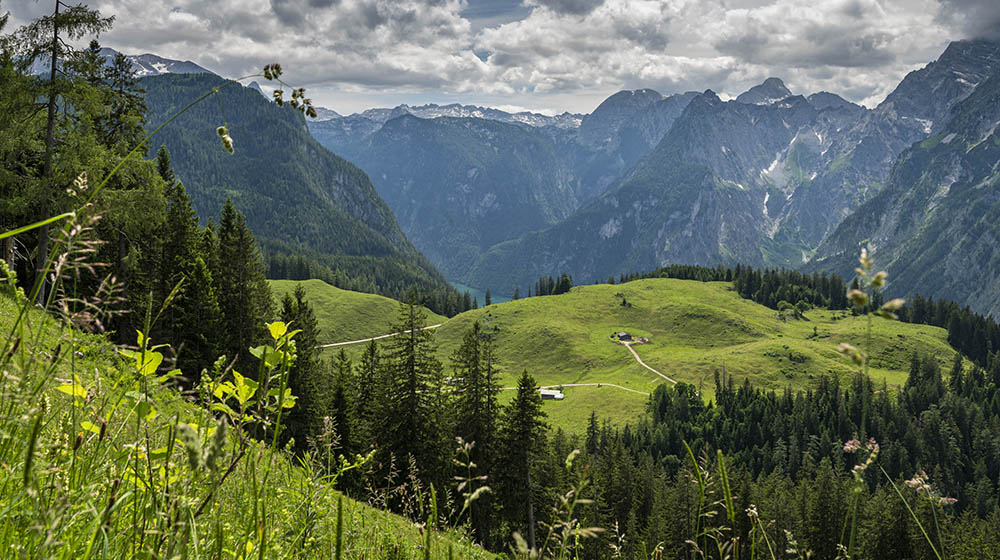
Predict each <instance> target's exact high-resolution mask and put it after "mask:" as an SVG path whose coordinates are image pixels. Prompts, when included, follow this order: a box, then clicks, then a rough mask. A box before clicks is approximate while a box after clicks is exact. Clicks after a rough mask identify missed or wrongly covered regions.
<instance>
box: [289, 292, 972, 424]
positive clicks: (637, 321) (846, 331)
mask: <svg viewBox="0 0 1000 560" xmlns="http://www.w3.org/2000/svg"><path fill="white" fill-rule="evenodd" d="M307 288H308V286H307ZM307 293H309V294H310V297H312V296H311V294H312V293H317V294H318V293H322V292H313V291H310V290H308V289H307ZM338 293H340V294H341V295H342V296H344V297H345V299H344V300H341V301H342V302H343V303H341V305H344V306H346V307H347V308H348V309H350V308H352V307H351V305H356V304H348V303H347V302H349V301H360V300H362V299H363V298H364V297H365V296H363V294H357V293H350V292H343V291H339V292H338ZM623 299H624V300H626V301H627V302H628V303H630V304H631V306H622V304H621V303H622V300H623ZM350 317H351V316H350V315H347V314H345V315H340V314H339V312H338V310H337V308H331V309H330V316H329V318H328V319H326V320H327V321H330V323H325V322H324V320H321V321H320V327H321V328H322V329H324V330H325V329H327V327H326V326H325V325H326V324H331V325H336V324H341V323H343V322H347V321H350ZM476 321H479V322H480V323H481V325H482V326H483V328H484V329H485V330H486V331H487V332H493V333H494V335H495V337H496V347H497V356H498V366H499V367H500V369H501V370H502V374H501V376H500V383H501V385H502V386H504V387H513V386H514V385H515V382H516V379H517V376H518V375H519V374H520V372H521V371H523V370H525V369H526V370H528V371H529V372H530V373H531V374H532V375H533V376H534V377H535V379H536V381H538V383H539V384H540V385H562V384H578V383H595V384H597V383H611V384H616V385H621V386H623V387H626V388H629V389H635V390H637V391H641V392H646V393H651V392H652V391H653V389H655V388H656V386H658V385H660V384H663V383H666V381H665V380H663V379H662V378H660V377H658V376H657V375H656V374H654V373H653V372H651V371H649V370H647V369H645V368H643V367H642V366H640V365H639V364H637V363H636V362H635V360H634V359H633V358H632V356H631V354H629V352H628V350H627V349H626V348H624V347H622V346H620V345H617V344H615V343H614V342H613V341H612V340H611V339H610V338H609V335H611V333H613V332H617V331H623V330H624V331H627V332H629V333H631V334H633V335H636V336H643V337H647V338H649V342H648V343H646V344H641V345H636V346H634V348H635V350H636V352H637V353H638V354H639V356H640V357H641V358H642V359H643V361H645V362H646V363H647V364H648V365H649V366H651V367H653V368H654V369H656V370H658V371H660V372H662V373H663V374H665V375H667V376H669V377H671V378H673V379H676V380H678V381H684V382H687V383H690V384H692V385H694V386H695V387H697V388H699V391H700V392H701V394H702V396H703V398H704V399H706V400H708V399H711V398H712V395H713V392H714V382H713V377H714V375H715V373H716V372H722V371H725V372H726V373H727V374H728V375H729V376H731V377H732V378H733V379H735V380H737V381H738V382H741V381H742V380H743V379H750V380H751V381H752V382H753V384H754V386H755V387H760V388H764V389H773V390H779V391H780V390H784V389H785V388H791V389H793V390H799V389H806V388H810V387H815V386H816V385H817V384H818V383H819V382H820V380H821V379H822V378H824V377H828V376H830V375H832V374H838V375H840V377H841V379H843V380H844V382H845V383H846V382H847V380H848V379H849V378H850V373H851V372H852V371H853V369H852V366H851V364H850V363H849V362H848V361H845V360H844V359H843V357H842V356H840V355H838V354H837V352H836V347H837V344H839V343H840V342H849V343H852V344H856V343H857V342H858V341H859V340H860V338H861V337H862V336H863V333H864V327H865V321H864V319H863V318H862V317H856V316H853V315H851V313H850V312H846V311H829V310H826V309H811V310H809V311H806V312H805V314H804V319H802V320H797V319H792V318H787V317H786V318H785V319H782V318H781V317H780V316H779V313H778V312H776V311H775V310H772V309H769V308H767V307H764V306H763V305H759V304H756V303H753V302H750V301H747V300H745V299H743V298H741V297H740V296H739V295H738V294H737V293H736V292H734V291H733V290H732V287H731V284H729V283H725V282H696V281H691V280H675V279H645V280H636V281H632V282H627V283H625V284H617V285H608V284H600V285H594V286H578V287H575V288H573V289H572V291H570V292H569V293H567V294H561V295H558V296H546V297H532V298H526V299H520V300H517V301H511V302H506V303H503V304H498V305H492V306H490V307H489V308H485V309H478V310H473V311H468V312H465V313H462V314H460V315H458V316H456V317H453V318H452V319H450V320H448V321H446V322H445V323H444V324H443V325H442V326H441V327H440V328H438V329H436V330H435V339H436V341H437V343H438V345H439V348H438V357H439V359H442V360H446V358H447V357H448V356H450V355H451V353H452V352H454V350H455V349H456V348H457V346H458V343H459V342H460V341H461V338H462V333H464V332H465V331H466V330H468V329H469V328H470V327H471V325H472V324H473V323H474V322H476ZM429 322H432V323H433V321H429ZM382 325H383V323H373V324H371V325H370V326H367V325H366V326H365V327H364V328H363V329H362V327H361V326H358V327H357V328H358V329H359V331H358V332H362V331H363V332H376V331H379V329H383V330H382V331H381V333H382V334H385V333H386V332H389V331H386V330H384V327H383V326H382ZM345 340H350V339H346V338H345ZM345 348H346V349H347V351H348V353H349V354H350V355H351V356H357V355H358V354H359V353H360V351H361V345H354V346H347V347H345ZM917 350H921V351H925V352H927V353H928V354H930V355H935V356H937V360H938V362H939V364H940V366H941V367H942V369H947V368H948V367H950V365H951V362H952V359H953V358H954V356H955V351H954V350H953V349H952V348H951V347H950V346H949V345H948V343H947V331H945V330H944V329H941V328H937V327H931V326H927V325H913V324H906V323H899V322H892V323H889V322H886V321H884V320H882V319H876V321H875V325H874V329H873V356H872V376H873V378H874V379H875V380H876V382H881V381H882V380H885V381H886V383H888V384H889V386H890V387H893V388H898V387H899V386H901V385H902V383H903V382H904V381H905V380H906V375H907V371H908V368H909V364H910V357H911V355H912V354H913V352H914V351H917ZM504 393H507V391H505V392H504ZM565 394H566V399H565V400H563V401H545V403H544V410H545V411H546V412H547V413H548V414H549V415H550V423H551V424H552V425H553V426H554V427H561V428H563V429H564V430H566V431H569V432H575V433H581V431H582V429H583V427H584V426H585V425H586V422H587V419H588V418H589V416H590V414H591V412H593V411H597V412H598V413H607V414H602V415H601V417H602V418H607V419H610V420H614V421H615V422H616V424H617V425H619V426H620V425H623V424H624V422H626V421H629V420H631V419H634V418H637V417H638V416H639V415H640V414H641V413H642V412H643V411H644V410H645V403H646V397H644V396H643V395H641V394H637V393H631V392H628V391H622V390H620V389H615V388H613V387H600V388H598V387H573V388H567V389H566V391H565ZM501 398H502V399H504V398H508V397H507V395H502V396H501Z"/></svg>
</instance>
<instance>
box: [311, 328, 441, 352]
mask: <svg viewBox="0 0 1000 560" xmlns="http://www.w3.org/2000/svg"><path fill="white" fill-rule="evenodd" d="M443 324H444V323H438V324H436V325H428V326H426V327H424V328H422V329H420V330H422V331H426V330H427V329H436V328H438V327H440V326H441V325H443ZM408 332H410V331H402V332H394V333H389V334H383V335H381V336H373V337H371V338H362V339H360V340H348V341H347V342H332V343H330V344H320V345H319V346H317V347H316V348H333V347H334V346H347V345H348V344H359V343H361V342H369V341H372V340H380V339H383V338H389V337H390V336H396V335H400V334H404V333H408Z"/></svg>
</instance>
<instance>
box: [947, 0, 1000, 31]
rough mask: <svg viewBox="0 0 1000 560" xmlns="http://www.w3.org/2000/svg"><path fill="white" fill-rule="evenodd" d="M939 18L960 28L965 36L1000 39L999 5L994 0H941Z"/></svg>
mask: <svg viewBox="0 0 1000 560" xmlns="http://www.w3.org/2000/svg"><path fill="white" fill-rule="evenodd" d="M940 19H941V21H942V22H944V23H945V24H946V25H951V26H957V27H958V28H960V29H961V30H962V31H963V32H964V33H965V36H966V38H969V39H993V40H1000V5H997V2H996V0H941V12H940Z"/></svg>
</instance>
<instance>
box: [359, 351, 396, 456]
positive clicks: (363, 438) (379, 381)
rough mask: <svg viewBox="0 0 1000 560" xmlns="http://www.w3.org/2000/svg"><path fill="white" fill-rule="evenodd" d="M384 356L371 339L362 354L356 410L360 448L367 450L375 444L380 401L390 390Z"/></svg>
mask: <svg viewBox="0 0 1000 560" xmlns="http://www.w3.org/2000/svg"><path fill="white" fill-rule="evenodd" d="M384 372H385V370H384V369H383V368H382V356H381V355H380V354H379V350H378V343H377V342H375V341H374V340H369V341H368V344H367V345H365V350H364V352H363V353H362V354H361V359H360V361H359V363H358V372H357V388H358V389H357V398H356V400H355V402H356V406H355V412H356V414H357V426H358V429H357V443H358V449H359V450H361V451H367V450H368V449H369V448H371V447H372V446H373V443H374V439H375V434H376V432H375V429H376V422H377V418H378V411H379V406H378V401H379V400H381V399H382V398H383V395H385V394H386V393H387V392H388V385H389V384H388V382H387V381H386V380H385V379H384V378H383V373H384Z"/></svg>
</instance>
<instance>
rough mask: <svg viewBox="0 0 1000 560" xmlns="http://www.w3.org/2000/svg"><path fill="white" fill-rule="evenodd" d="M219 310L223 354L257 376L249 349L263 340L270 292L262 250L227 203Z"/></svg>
mask: <svg viewBox="0 0 1000 560" xmlns="http://www.w3.org/2000/svg"><path fill="white" fill-rule="evenodd" d="M216 246H217V248H218V251H217V254H218V263H217V266H218V272H217V282H216V283H217V285H218V288H219V291H218V295H219V307H220V309H221V310H222V321H221V327H222V332H224V333H226V338H225V339H224V341H223V350H224V351H225V353H226V356H228V357H229V359H230V360H233V359H236V360H237V362H236V365H237V369H240V368H242V369H243V370H244V371H245V372H247V373H248V375H253V374H254V373H255V372H256V369H257V368H256V367H255V366H256V361H255V360H253V359H251V358H250V356H249V348H250V347H251V346H253V345H255V344H257V343H258V342H260V341H261V340H263V339H264V337H265V335H266V333H265V329H266V327H265V322H266V321H267V320H268V319H269V318H270V316H271V305H272V303H271V290H270V287H269V286H268V284H267V280H266V278H265V277H264V266H263V264H262V262H261V256H260V249H258V248H257V242H256V241H255V240H254V237H253V234H252V233H250V228H248V227H247V225H246V220H245V219H244V218H243V215H242V214H240V213H239V212H238V211H237V210H236V208H234V207H233V204H232V201H230V200H226V205H225V206H224V207H223V208H222V216H221V218H220V223H219V234H218V242H217V244H216Z"/></svg>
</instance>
